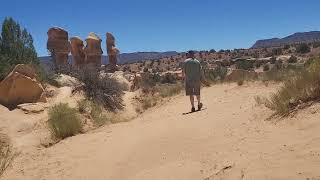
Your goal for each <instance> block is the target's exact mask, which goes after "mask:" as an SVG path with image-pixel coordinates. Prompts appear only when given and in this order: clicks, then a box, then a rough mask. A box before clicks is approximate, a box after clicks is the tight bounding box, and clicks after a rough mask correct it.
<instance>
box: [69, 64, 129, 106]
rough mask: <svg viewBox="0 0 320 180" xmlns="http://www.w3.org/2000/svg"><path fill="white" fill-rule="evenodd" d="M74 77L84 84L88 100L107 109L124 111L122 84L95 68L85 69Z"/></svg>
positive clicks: (76, 72)
mask: <svg viewBox="0 0 320 180" xmlns="http://www.w3.org/2000/svg"><path fill="white" fill-rule="evenodd" d="M74 76H75V77H77V78H78V79H79V80H80V81H81V82H83V88H82V89H83V91H84V92H85V94H86V96H87V98H88V99H89V100H90V101H93V102H95V103H97V104H101V105H102V106H104V107H105V108H106V109H108V110H111V111H115V110H118V109H123V107H124V104H123V100H122V96H123V94H124V92H123V88H122V85H121V83H119V82H118V81H117V80H116V79H114V78H111V77H110V76H109V75H108V74H101V73H100V72H99V71H97V70H96V69H95V68H83V69H81V70H79V71H75V72H74Z"/></svg>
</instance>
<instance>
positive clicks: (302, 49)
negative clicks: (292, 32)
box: [296, 43, 311, 54]
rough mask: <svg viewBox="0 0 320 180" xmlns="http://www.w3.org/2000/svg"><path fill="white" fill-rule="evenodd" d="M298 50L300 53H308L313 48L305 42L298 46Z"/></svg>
mask: <svg viewBox="0 0 320 180" xmlns="http://www.w3.org/2000/svg"><path fill="white" fill-rule="evenodd" d="M296 51H297V53H300V54H306V53H308V52H310V51H311V48H310V46H309V45H308V44H306V43H303V44H300V45H298V46H297V49H296Z"/></svg>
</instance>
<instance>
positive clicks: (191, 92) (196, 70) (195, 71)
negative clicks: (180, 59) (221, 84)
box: [182, 51, 203, 112]
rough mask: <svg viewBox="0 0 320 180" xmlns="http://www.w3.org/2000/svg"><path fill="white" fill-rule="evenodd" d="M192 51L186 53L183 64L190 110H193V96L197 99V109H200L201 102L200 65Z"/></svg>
mask: <svg viewBox="0 0 320 180" xmlns="http://www.w3.org/2000/svg"><path fill="white" fill-rule="evenodd" d="M194 54H195V53H194V51H189V52H188V53H187V59H186V60H185V61H184V64H183V69H182V72H183V77H184V79H185V89H186V95H187V96H190V102H191V112H195V111H196V109H195V107H194V96H196V97H197V100H198V111H200V110H201V108H202V106H203V104H202V103H201V99H200V84H201V65H200V62H199V61H198V60H197V59H195V56H194Z"/></svg>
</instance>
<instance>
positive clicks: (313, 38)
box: [252, 31, 320, 48]
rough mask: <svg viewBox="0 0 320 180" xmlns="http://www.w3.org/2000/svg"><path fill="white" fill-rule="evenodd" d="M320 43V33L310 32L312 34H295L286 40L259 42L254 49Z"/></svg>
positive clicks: (277, 39)
mask: <svg viewBox="0 0 320 180" xmlns="http://www.w3.org/2000/svg"><path fill="white" fill-rule="evenodd" d="M317 41H320V31H310V32H300V33H295V34H292V35H290V36H287V37H285V38H282V39H280V38H272V39H264V40H258V41H257V42H256V43H255V44H254V45H253V46H252V48H269V47H277V46H283V45H287V44H296V43H311V42H317Z"/></svg>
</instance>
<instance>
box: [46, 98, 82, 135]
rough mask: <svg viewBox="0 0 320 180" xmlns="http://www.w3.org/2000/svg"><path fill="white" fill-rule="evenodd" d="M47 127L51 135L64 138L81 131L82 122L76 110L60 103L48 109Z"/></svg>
mask: <svg viewBox="0 0 320 180" xmlns="http://www.w3.org/2000/svg"><path fill="white" fill-rule="evenodd" d="M48 123H49V128H50V131H51V133H52V135H53V137H55V138H57V139H64V138H67V137H70V136H74V135H76V134H78V133H80V132H81V130H82V124H81V121H80V118H79V116H78V114H77V110H76V109H73V108H70V107H69V106H68V104H64V103H60V104H58V105H55V106H53V107H51V108H50V109H49V120H48Z"/></svg>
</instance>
